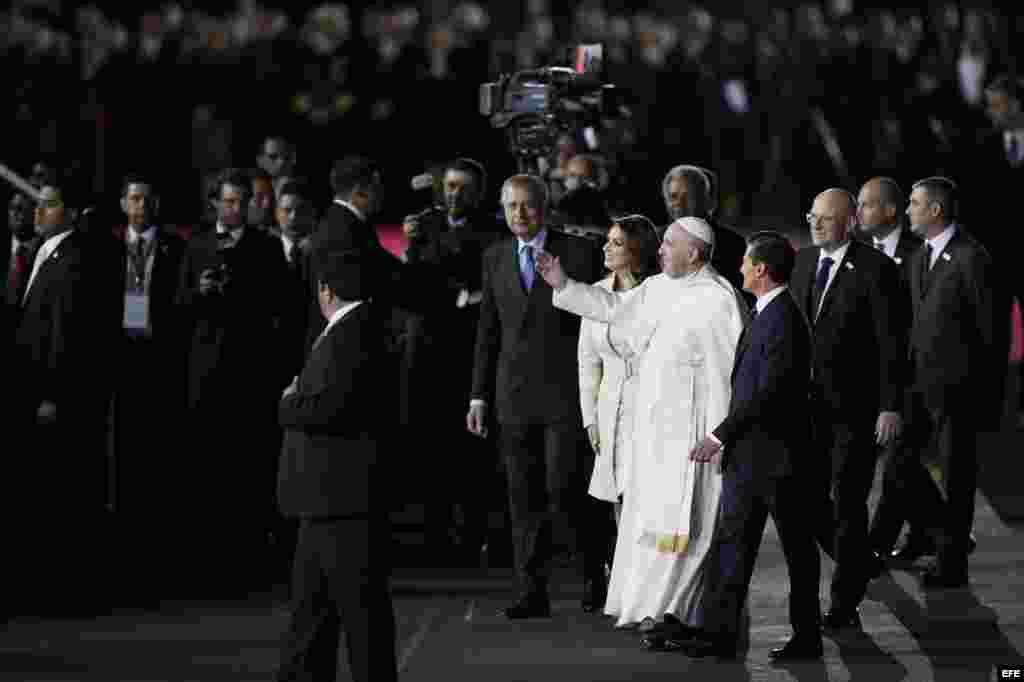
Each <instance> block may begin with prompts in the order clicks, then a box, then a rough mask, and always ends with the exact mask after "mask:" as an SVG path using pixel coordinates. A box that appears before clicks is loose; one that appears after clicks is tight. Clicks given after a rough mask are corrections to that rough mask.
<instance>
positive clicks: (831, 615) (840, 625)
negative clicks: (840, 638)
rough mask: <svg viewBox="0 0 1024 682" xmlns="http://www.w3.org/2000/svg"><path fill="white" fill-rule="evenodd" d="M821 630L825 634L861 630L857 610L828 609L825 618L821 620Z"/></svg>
mask: <svg viewBox="0 0 1024 682" xmlns="http://www.w3.org/2000/svg"><path fill="white" fill-rule="evenodd" d="M821 629H822V630H824V631H825V632H839V631H842V630H861V629H863V628H862V627H861V623H860V614H859V613H858V612H857V609H853V610H852V611H851V610H847V609H829V611H828V613H826V614H825V617H824V618H822V619H821Z"/></svg>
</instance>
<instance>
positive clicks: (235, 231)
mask: <svg viewBox="0 0 1024 682" xmlns="http://www.w3.org/2000/svg"><path fill="white" fill-rule="evenodd" d="M243 232H245V225H239V226H238V227H232V228H228V226H227V225H222V224H221V223H219V222H218V223H217V235H218V236H220V235H222V234H229V233H230V234H231V246H234V245H235V244H237V243H238V240H239V239H241V238H242V233H243Z"/></svg>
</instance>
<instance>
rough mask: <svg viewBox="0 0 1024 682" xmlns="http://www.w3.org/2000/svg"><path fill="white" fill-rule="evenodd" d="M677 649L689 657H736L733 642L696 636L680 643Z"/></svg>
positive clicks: (720, 658) (722, 658)
mask: <svg viewBox="0 0 1024 682" xmlns="http://www.w3.org/2000/svg"><path fill="white" fill-rule="evenodd" d="M679 649H680V650H681V651H682V652H683V653H684V654H686V655H687V656H689V657H690V658H709V657H714V658H717V659H718V660H720V661H732V660H735V659H736V644H735V642H731V643H730V642H725V641H717V640H713V639H705V638H703V637H698V638H696V639H691V640H689V641H686V642H682V643H680V647H679Z"/></svg>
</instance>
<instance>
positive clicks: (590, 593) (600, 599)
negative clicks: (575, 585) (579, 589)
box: [580, 577, 608, 613]
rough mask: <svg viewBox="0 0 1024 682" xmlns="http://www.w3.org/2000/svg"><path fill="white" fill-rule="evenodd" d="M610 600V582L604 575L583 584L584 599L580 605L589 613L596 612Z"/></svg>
mask: <svg viewBox="0 0 1024 682" xmlns="http://www.w3.org/2000/svg"><path fill="white" fill-rule="evenodd" d="M606 601H608V582H607V581H606V580H605V579H604V578H603V577H602V578H599V579H594V580H588V581H587V582H586V584H585V585H584V586H583V600H582V601H580V606H581V607H582V608H583V610H584V611H586V612H587V613H594V612H595V611H599V610H600V609H602V608H603V607H604V603H605V602H606Z"/></svg>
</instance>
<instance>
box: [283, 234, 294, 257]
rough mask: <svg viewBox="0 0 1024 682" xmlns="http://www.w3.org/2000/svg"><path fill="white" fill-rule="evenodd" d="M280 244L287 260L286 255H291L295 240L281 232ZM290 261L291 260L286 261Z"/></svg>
mask: <svg viewBox="0 0 1024 682" xmlns="http://www.w3.org/2000/svg"><path fill="white" fill-rule="evenodd" d="M281 245H282V246H283V247H284V259H285V260H286V261H288V256H289V255H291V251H292V247H293V246H294V245H295V240H294V239H292V238H291V237H289V236H288V235H286V234H285V233H284V232H281ZM288 262H289V263H291V261H288Z"/></svg>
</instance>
